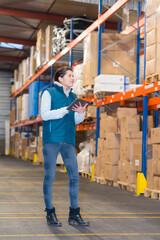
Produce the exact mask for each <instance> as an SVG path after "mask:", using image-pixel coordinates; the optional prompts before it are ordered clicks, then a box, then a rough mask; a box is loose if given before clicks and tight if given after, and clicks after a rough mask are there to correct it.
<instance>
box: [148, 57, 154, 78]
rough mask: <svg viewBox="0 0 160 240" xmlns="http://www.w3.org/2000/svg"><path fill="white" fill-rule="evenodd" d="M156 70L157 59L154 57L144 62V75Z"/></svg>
mask: <svg viewBox="0 0 160 240" xmlns="http://www.w3.org/2000/svg"><path fill="white" fill-rule="evenodd" d="M156 72H157V61H156V58H154V59H152V60H150V61H147V62H146V76H148V75H151V74H154V73H156Z"/></svg>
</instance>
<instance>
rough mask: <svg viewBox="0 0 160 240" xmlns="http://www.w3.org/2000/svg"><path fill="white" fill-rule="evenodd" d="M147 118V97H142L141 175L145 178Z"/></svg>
mask: <svg viewBox="0 0 160 240" xmlns="http://www.w3.org/2000/svg"><path fill="white" fill-rule="evenodd" d="M147 116H148V96H143V138H142V173H143V174H144V177H145V178H146V167H147V164H146V161H147V156H146V152H147Z"/></svg>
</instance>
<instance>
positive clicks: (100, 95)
mask: <svg viewBox="0 0 160 240" xmlns="http://www.w3.org/2000/svg"><path fill="white" fill-rule="evenodd" d="M113 94H115V92H105V91H104V92H97V93H95V94H94V97H95V98H96V99H99V98H104V97H107V96H110V95H113Z"/></svg>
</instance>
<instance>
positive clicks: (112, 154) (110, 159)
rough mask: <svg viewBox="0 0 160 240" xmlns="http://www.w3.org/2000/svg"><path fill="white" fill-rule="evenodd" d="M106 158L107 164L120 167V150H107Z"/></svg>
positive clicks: (105, 151)
mask: <svg viewBox="0 0 160 240" xmlns="http://www.w3.org/2000/svg"><path fill="white" fill-rule="evenodd" d="M104 156H105V158H106V163H108V164H114V165H118V161H119V160H120V150H119V149H118V148H116V149H114V148H113V149H105V150H104Z"/></svg>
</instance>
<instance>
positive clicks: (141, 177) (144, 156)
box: [137, 0, 148, 195]
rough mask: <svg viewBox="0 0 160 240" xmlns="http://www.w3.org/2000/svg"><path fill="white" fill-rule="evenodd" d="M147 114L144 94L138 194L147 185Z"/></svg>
mask: <svg viewBox="0 0 160 240" xmlns="http://www.w3.org/2000/svg"><path fill="white" fill-rule="evenodd" d="M146 4H147V0H145V25H144V35H145V37H144V80H143V85H145V78H146ZM147 116H148V96H147V95H143V133H142V173H138V174H137V195H140V194H143V193H144V189H145V188H146V187H147V180H146V168H147Z"/></svg>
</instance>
